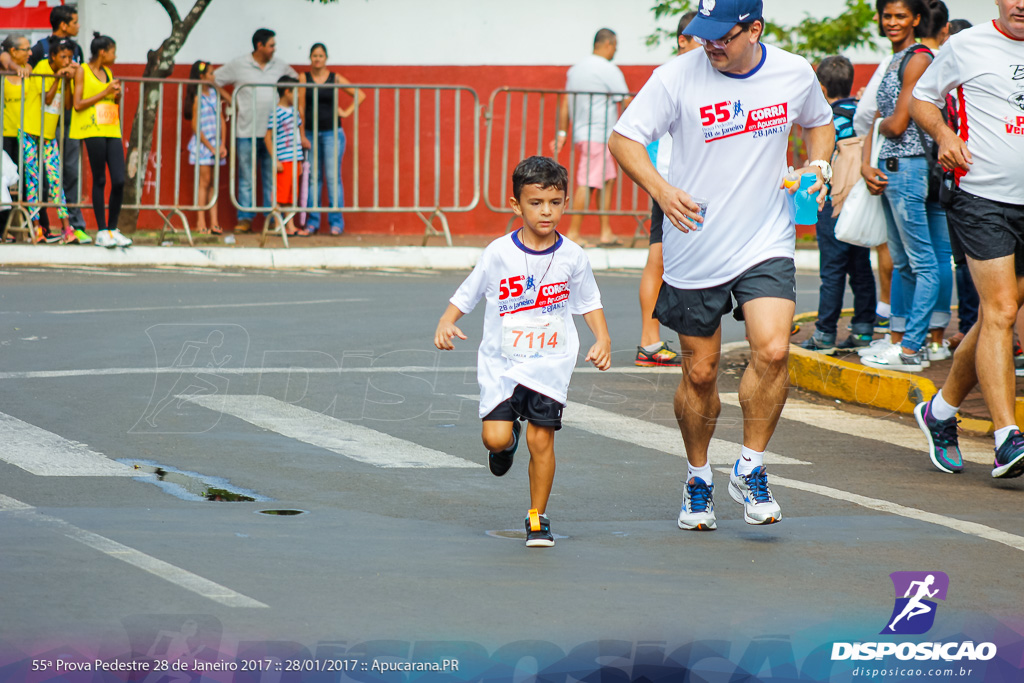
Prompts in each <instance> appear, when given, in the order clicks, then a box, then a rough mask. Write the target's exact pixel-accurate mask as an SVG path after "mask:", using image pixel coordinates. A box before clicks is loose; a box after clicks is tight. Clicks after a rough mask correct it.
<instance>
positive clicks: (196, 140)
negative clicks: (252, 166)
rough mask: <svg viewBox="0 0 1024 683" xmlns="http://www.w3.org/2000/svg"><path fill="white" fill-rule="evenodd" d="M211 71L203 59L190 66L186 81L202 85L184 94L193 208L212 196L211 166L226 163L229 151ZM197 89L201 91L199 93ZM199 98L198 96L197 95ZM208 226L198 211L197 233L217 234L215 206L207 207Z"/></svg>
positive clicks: (203, 214)
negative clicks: (189, 134)
mask: <svg viewBox="0 0 1024 683" xmlns="http://www.w3.org/2000/svg"><path fill="white" fill-rule="evenodd" d="M213 72H214V68H213V66H212V65H211V64H210V63H209V62H204V61H202V60H200V61H198V62H196V63H195V64H193V65H192V70H191V71H190V72H189V75H188V77H189V80H193V81H202V82H203V85H202V86H196V85H190V86H189V87H188V91H187V92H186V94H185V103H184V104H185V118H186V119H187V120H189V121H191V122H192V139H191V140H189V141H188V163H190V164H192V165H193V166H198V169H197V170H196V172H197V173H198V174H199V182H198V184H197V189H196V205H197V206H206V204H207V202H209V201H210V198H211V197H213V194H214V188H213V165H214V164H215V163H218V162H217V160H218V159H219V160H220V162H219V163H220V165H221V166H223V165H224V164H225V163H226V160H227V156H228V150H227V147H226V146H225V145H224V131H225V130H226V129H225V127H224V118H223V116H222V115H221V111H220V106H219V99H218V97H217V91H216V89H215V86H214V84H213ZM200 87H201V88H202V91H201V92H200ZM197 95H198V96H197ZM209 211H210V227H209V228H207V227H206V212H205V211H202V210H200V211H199V218H198V219H197V220H196V230H197V231H199V232H201V233H206V232H210V233H213V234H214V235H220V234H222V233H223V231H222V230H221V229H220V227H219V226H218V225H217V223H218V221H217V206H216V204H214V205H213V206H211V207H210V209H209Z"/></svg>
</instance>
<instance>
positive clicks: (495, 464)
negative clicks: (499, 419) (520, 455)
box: [487, 420, 523, 477]
mask: <svg viewBox="0 0 1024 683" xmlns="http://www.w3.org/2000/svg"><path fill="white" fill-rule="evenodd" d="M522 428H523V426H522V425H521V424H520V423H519V420H515V421H513V422H512V445H511V446H509V447H508V448H506V449H505V450H503V451H501V452H500V453H492V452H491V451H487V466H488V467H490V468H491V474H493V475H494V476H496V477H500V476H502V475H503V474H505V473H506V472H508V470H509V468H510V467H512V458H513V457H514V456H515V454H516V449H517V448H519V430H521V429H522Z"/></svg>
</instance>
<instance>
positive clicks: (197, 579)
mask: <svg viewBox="0 0 1024 683" xmlns="http://www.w3.org/2000/svg"><path fill="white" fill-rule="evenodd" d="M0 511H7V512H13V513H16V514H22V515H25V516H26V517H27V518H28V519H31V520H32V521H36V522H42V523H45V524H47V525H49V526H51V527H54V529H55V530H56V531H58V532H60V533H62V534H64V535H65V536H67V537H68V538H70V539H72V540H74V541H78V542H79V543H81V544H83V545H86V546H88V547H90V548H92V549H94V550H98V551H100V552H101V553H103V554H104V555H107V556H109V557H112V558H114V559H115V560H120V561H121V562H125V563H127V564H130V565H132V566H133V567H137V568H139V569H141V570H143V571H145V572H149V573H150V574H152V575H154V576H156V577H159V578H161V579H163V580H164V581H168V582H170V583H173V584H174V585H176V586H179V587H181V588H184V589H185V590H188V591H191V592H193V593H195V594H196V595H200V596H202V597H204V598H207V599H209V600H213V601H214V602H218V603H220V604H222V605H226V606H228V607H268V605H266V604H264V603H262V602H260V601H259V600H253V599H252V598H250V597H248V596H245V595H242V594H241V593H238V592H236V591H233V590H231V589H230V588H227V587H225V586H222V585H220V584H219V583H214V582H213V581H210V580H208V579H204V578H203V577H201V576H199V575H197V574H193V573H192V572H190V571H188V570H185V569H182V568H181V567H176V566H174V565H173V564H170V563H168V562H164V561H163V560H159V559H157V558H155V557H153V556H151V555H147V554H146V553H144V552H141V551H139V550H136V549H135V548H132V547H129V546H126V545H124V544H122V543H118V542H117V541H113V540H111V539H109V538H107V537H106V536H100V535H99V534H95V533H93V532H91V531H86V530H85V529H80V528H78V527H76V526H74V525H73V524H70V523H68V522H65V521H64V520H62V519H58V518H57V517H51V516H50V515H45V514H43V513H41V512H38V511H37V510H36V509H35V508H33V507H32V506H31V505H26V504H25V503H23V502H21V501H20V500H16V499H14V498H9V497H8V496H4V495H2V494H0Z"/></svg>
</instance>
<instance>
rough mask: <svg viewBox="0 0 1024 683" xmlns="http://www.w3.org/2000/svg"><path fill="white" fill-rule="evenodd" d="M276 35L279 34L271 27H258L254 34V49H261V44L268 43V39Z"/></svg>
mask: <svg viewBox="0 0 1024 683" xmlns="http://www.w3.org/2000/svg"><path fill="white" fill-rule="evenodd" d="M276 35H277V34H276V33H274V32H273V31H271V30H270V29H269V28H258V29H256V33H254V34H252V49H253V50H258V49H260V45H266V44H267V41H268V40H270V39H271V38H273V37H274V36H276Z"/></svg>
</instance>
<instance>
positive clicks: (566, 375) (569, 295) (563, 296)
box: [451, 230, 601, 417]
mask: <svg viewBox="0 0 1024 683" xmlns="http://www.w3.org/2000/svg"><path fill="white" fill-rule="evenodd" d="M481 298H486V300H487V309H486V311H485V312H484V331H483V337H482V338H481V340H480V350H479V352H478V353H477V381H478V382H479V383H480V417H484V416H485V415H487V414H488V413H490V412H491V411H492V410H494V408H495V407H496V406H497V405H498V404H499V403H501V402H502V401H504V400H505V399H507V398H509V397H510V396H512V392H513V390H515V388H516V385H517V384H522V385H523V386H525V387H528V388H530V389H533V390H534V391H536V392H538V393H541V394H544V395H545V396H548V397H550V398H553V399H555V400H556V401H558V402H559V403H563V404H564V403H565V402H566V396H567V393H568V391H569V379H570V378H571V377H572V370H573V368H574V367H575V366H576V356H577V354H578V353H579V349H580V339H579V335H578V334H577V332H576V325H575V324H574V323H573V320H572V316H573V315H574V314H575V315H583V314H585V313H590V312H591V311H596V310H598V309H599V308H601V292H600V291H599V290H598V288H597V282H596V281H595V280H594V273H593V271H591V269H590V261H589V260H588V259H587V256H586V254H584V253H583V249H581V248H580V246H579V245H578V244H576V243H575V242H572V241H570V240H567V239H564V238H563V237H562V236H561V235H559V236H558V239H557V241H556V242H555V244H554V245H553V246H552V247H551V248H550V249H546V250H544V251H534V250H532V249H529V248H527V247H526V246H524V245H523V243H522V242H521V241H520V240H519V231H518V230H517V231H516V232H513V233H510V234H508V235H505V236H504V237H499V238H498V239H496V240H494V241H493V242H491V243H490V244H489V245H488V246H487V248H486V249H484V251H483V254H481V256H480V260H479V261H478V262H477V264H476V267H475V268H473V272H472V273H470V275H469V277H468V278H466V281H465V282H463V283H462V285H461V286H460V287H459V289H458V290H457V291H456V292H455V295H454V296H453V297H452V298H451V303H452V304H454V305H455V307H456V308H458V309H459V310H460V311H462V312H463V313H469V312H470V311H472V310H473V308H474V307H475V306H476V304H477V302H479V301H480V299H481ZM543 315H546V316H552V317H554V318H557V319H560V320H561V321H562V324H564V334H565V339H564V340H561V341H558V340H555V341H552V339H551V338H550V337H548V338H547V339H546V340H545V343H544V344H542V346H543V347H545V348H544V349H541V350H547V351H550V350H551V349H554V348H558V349H559V352H558V353H554V354H552V353H547V354H545V355H542V354H541V353H538V354H536V357H534V358H529V359H527V360H524V361H522V362H517V361H513V360H510V359H509V358H506V357H505V356H504V355H502V334H503V325H502V322H503V318H505V317H506V316H510V321H512V320H514V319H523V318H528V319H530V318H535V317H536V316H543ZM511 316H515V318H512V317H511ZM538 341H540V340H538ZM531 342H532V339H531Z"/></svg>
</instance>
